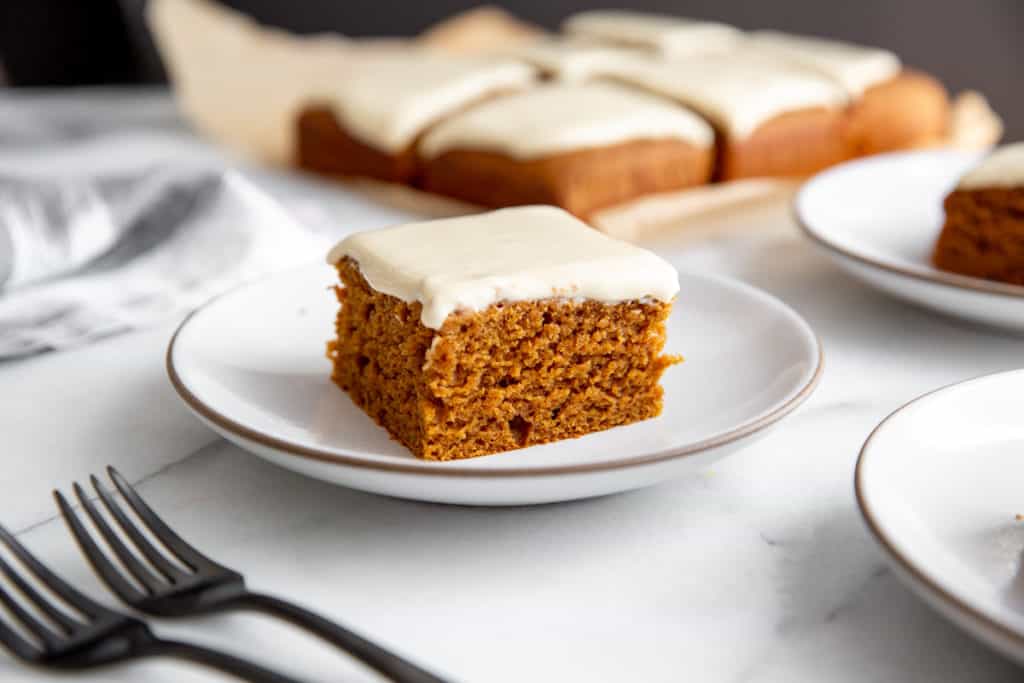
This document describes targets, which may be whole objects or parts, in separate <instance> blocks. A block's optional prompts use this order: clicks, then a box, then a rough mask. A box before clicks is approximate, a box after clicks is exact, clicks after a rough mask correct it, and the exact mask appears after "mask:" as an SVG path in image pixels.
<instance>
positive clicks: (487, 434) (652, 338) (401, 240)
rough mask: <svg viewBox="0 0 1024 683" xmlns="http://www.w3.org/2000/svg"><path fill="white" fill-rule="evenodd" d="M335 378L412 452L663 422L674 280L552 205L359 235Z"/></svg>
mask: <svg viewBox="0 0 1024 683" xmlns="http://www.w3.org/2000/svg"><path fill="white" fill-rule="evenodd" d="M328 261H329V262H330V263H331V264H333V265H334V266H335V267H336V268H337V270H338V274H339V276H340V277H341V282H342V284H343V286H342V287H338V288H337V294H338V298H339V300H340V301H341V310H340V311H339V313H338V317H337V324H336V326H337V338H336V339H335V340H333V341H331V342H330V343H329V344H328V350H327V355H328V357H329V358H330V359H331V361H332V362H333V364H334V371H333V375H332V378H333V380H334V381H335V382H336V383H337V384H338V386H340V387H341V388H342V389H344V390H345V391H347V392H348V394H349V396H351V398H352V400H353V401H354V402H355V403H356V404H357V405H359V406H360V407H361V408H362V409H363V410H365V411H366V413H367V414H368V415H370V416H371V417H372V418H373V419H374V420H376V421H377V422H378V423H379V424H381V425H382V426H383V427H385V428H386V429H387V430H388V431H389V432H390V433H391V435H392V436H393V437H394V438H395V439H397V440H398V441H401V442H402V443H403V444H404V445H405V446H406V447H407V448H408V449H409V450H410V451H412V452H413V453H414V454H415V455H417V456H419V457H421V458H426V459H428V460H452V459H456V458H471V457H475V456H479V455H486V454H488V453H496V452H498V451H507V450H511V449H515V448H522V447H524V446H531V445H534V444H541V443H546V442H549V441H556V440H558V439H566V438H570V437H577V436H582V435H584V434H588V433H590V432H595V431H599V430H603V429H608V428H610V427H615V426H617V425H624V424H628V423H631V422H636V421H638V420H644V419H647V418H651V417H655V416H656V415H658V414H659V413H660V412H661V406H662V389H661V386H660V385H659V379H660V377H661V375H662V373H663V372H664V371H665V369H666V368H668V367H669V366H670V365H672V364H674V363H676V362H677V361H678V359H677V358H675V357H672V356H665V355H662V348H663V346H664V344H665V321H666V319H667V318H668V315H669V312H670V311H671V308H672V301H673V299H674V297H675V295H676V292H677V291H678V288H679V285H678V276H677V274H676V272H675V270H674V269H673V268H672V266H671V265H669V264H668V263H667V262H665V261H664V260H662V259H661V258H659V257H658V256H655V255H654V254H652V253H651V252H649V251H646V250H644V249H641V248H639V247H635V246H632V245H630V244H627V243H625V242H619V241H617V240H613V239H611V238H609V237H607V236H605V235H603V234H601V233H599V232H598V231H596V230H593V229H591V228H589V227H587V226H586V225H585V224H584V223H582V222H580V221H579V220H577V219H575V218H573V217H572V216H570V215H569V214H567V213H566V212H564V211H562V210H560V209H556V208H553V207H538V206H530V207H520V208H516V209H504V210H501V211H494V212H491V213H486V214H481V215H476V216H468V217H462V218H452V219H444V220H436V221H428V222H423V223H412V224H408V225H403V226H399V227H395V228H390V229H385V230H377V231H372V232H363V233H358V234H355V235H352V236H350V237H348V238H346V239H345V240H343V241H342V242H341V243H339V244H338V245H337V246H336V247H334V249H332V250H331V252H330V254H329V255H328Z"/></svg>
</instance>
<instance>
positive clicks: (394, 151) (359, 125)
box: [296, 50, 536, 183]
mask: <svg viewBox="0 0 1024 683" xmlns="http://www.w3.org/2000/svg"><path fill="white" fill-rule="evenodd" d="M535 79H536V71H535V70H534V69H533V68H532V67H530V66H528V65H527V64H524V63H522V62H519V61H516V60H511V59H507V60H501V59H491V58H483V57H469V56H456V55H446V54H440V53H436V52H429V51H426V50H406V51H403V52H400V53H389V54H382V55H380V56H377V57H375V58H374V59H373V60H368V61H367V63H366V64H365V66H364V68H361V69H359V70H356V71H353V73H351V74H348V75H346V77H344V78H339V80H338V84H337V86H336V90H335V92H334V93H332V94H331V96H330V97H320V98H319V99H318V100H317V101H315V102H310V103H309V105H308V106H307V107H306V108H305V109H304V110H303V111H302V112H301V113H300V114H299V116H298V119H297V122H296V126H297V149H296V161H297V163H298V165H299V166H300V167H301V168H305V169H308V170H311V171H315V172H318V173H323V174H327V175H340V176H367V177H371V178H376V179H378V180H384V181H389V182H399V183H404V182H409V181H410V180H411V179H412V178H413V176H414V175H415V171H416V166H415V161H416V156H415V151H414V148H415V142H416V140H417V138H418V137H419V136H420V135H422V134H423V133H424V132H425V131H426V130H427V129H429V128H430V127H431V126H432V125H434V124H436V123H437V122H438V121H440V120H441V119H443V118H444V117H445V116H448V115H450V114H452V113H454V112H457V111H459V110H461V109H464V108H465V107H467V106H469V105H471V104H473V103H475V102H479V101H482V100H485V99H487V98H488V97H493V96H495V95H498V94H501V93H507V92H514V91H516V90H521V89H523V88H526V87H528V86H529V85H531V84H532V83H533V82H534V80H535Z"/></svg>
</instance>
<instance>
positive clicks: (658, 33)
mask: <svg viewBox="0 0 1024 683" xmlns="http://www.w3.org/2000/svg"><path fill="white" fill-rule="evenodd" d="M562 29H563V30H564V31H565V33H567V34H568V35H570V36H573V37H575V38H579V39H582V40H588V41H594V42H599V43H607V44H611V45H619V46H625V47H632V48H640V49H645V50H648V51H651V52H655V53H658V54H660V55H663V56H666V57H692V56H694V55H699V54H706V53H709V52H722V51H725V50H728V49H730V48H731V47H733V46H734V45H735V44H736V43H737V42H739V40H740V38H741V36H742V35H743V34H742V33H741V32H740V30H739V29H737V28H734V27H732V26H728V25H727V24H722V23H718V22H714V21H697V20H693V19H684V18H681V17H674V16H667V15H659V14H646V13H643V12H631V11H627V10H589V11H586V12H579V13H577V14H573V15H572V16H570V17H569V18H567V19H566V20H565V22H563V24H562Z"/></svg>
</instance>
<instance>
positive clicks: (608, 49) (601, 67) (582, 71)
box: [501, 38, 636, 83]
mask: <svg viewBox="0 0 1024 683" xmlns="http://www.w3.org/2000/svg"><path fill="white" fill-rule="evenodd" d="M635 53H636V50H633V49H630V48H627V47H614V46H610V45H603V44H597V43H593V42H587V41H583V40H573V39H559V38H546V39H541V40H535V41H531V42H528V43H521V44H518V45H514V46H512V47H509V48H506V49H505V50H502V52H501V54H502V55H503V56H506V57H510V58H513V59H519V60H522V61H524V62H526V63H527V64H531V65H533V66H535V67H537V68H538V69H540V70H541V71H542V72H543V73H545V74H547V75H550V76H551V77H552V78H555V79H557V80H560V81H566V82H571V83H580V82H583V81H586V80H588V79H591V78H593V77H595V76H600V75H601V74H602V73H603V72H604V71H605V70H606V69H607V68H608V66H609V65H612V64H616V63H618V62H619V61H621V60H622V59H629V58H631V57H634V56H635Z"/></svg>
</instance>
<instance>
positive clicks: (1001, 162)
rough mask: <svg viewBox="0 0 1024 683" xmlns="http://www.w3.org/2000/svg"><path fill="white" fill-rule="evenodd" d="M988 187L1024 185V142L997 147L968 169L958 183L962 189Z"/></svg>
mask: <svg viewBox="0 0 1024 683" xmlns="http://www.w3.org/2000/svg"><path fill="white" fill-rule="evenodd" d="M986 187H1024V142H1015V143H1013V144H1012V145H1004V146H1002V147H999V148H997V149H996V150H995V151H994V152H992V153H991V154H989V155H988V156H987V157H985V158H984V159H982V161H981V162H980V163H979V164H978V165H977V166H975V167H974V168H972V169H971V170H970V171H968V172H967V173H966V174H965V175H964V177H963V178H961V179H960V183H959V184H958V185H957V189H960V190H980V189H983V188H986Z"/></svg>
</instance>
